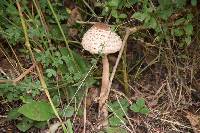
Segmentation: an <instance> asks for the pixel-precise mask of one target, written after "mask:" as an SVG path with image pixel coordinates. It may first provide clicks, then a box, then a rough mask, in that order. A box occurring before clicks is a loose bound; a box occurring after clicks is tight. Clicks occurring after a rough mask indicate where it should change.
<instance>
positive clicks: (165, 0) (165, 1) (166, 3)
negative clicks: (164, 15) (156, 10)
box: [158, 0, 172, 9]
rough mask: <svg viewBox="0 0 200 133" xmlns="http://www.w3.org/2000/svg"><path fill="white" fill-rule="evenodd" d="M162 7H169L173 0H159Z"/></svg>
mask: <svg viewBox="0 0 200 133" xmlns="http://www.w3.org/2000/svg"><path fill="white" fill-rule="evenodd" d="M158 2H159V4H160V6H161V8H163V9H164V8H165V9H166V8H168V7H169V6H170V5H171V4H172V0H158Z"/></svg>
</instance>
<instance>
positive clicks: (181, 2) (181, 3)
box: [174, 0, 186, 8]
mask: <svg viewBox="0 0 200 133" xmlns="http://www.w3.org/2000/svg"><path fill="white" fill-rule="evenodd" d="M174 3H175V4H176V7H177V8H182V7H184V6H185V5H186V0H175V1H174Z"/></svg>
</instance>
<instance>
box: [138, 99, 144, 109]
mask: <svg viewBox="0 0 200 133" xmlns="http://www.w3.org/2000/svg"><path fill="white" fill-rule="evenodd" d="M136 104H137V106H139V107H144V106H145V100H144V99H143V98H140V99H138V100H137V101H136Z"/></svg>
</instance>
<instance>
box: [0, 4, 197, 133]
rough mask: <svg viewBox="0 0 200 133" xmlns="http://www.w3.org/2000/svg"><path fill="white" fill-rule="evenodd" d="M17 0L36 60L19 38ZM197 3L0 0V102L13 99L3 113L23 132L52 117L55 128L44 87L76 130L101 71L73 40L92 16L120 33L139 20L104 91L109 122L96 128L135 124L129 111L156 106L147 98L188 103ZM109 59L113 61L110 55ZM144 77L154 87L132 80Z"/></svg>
mask: <svg viewBox="0 0 200 133" xmlns="http://www.w3.org/2000/svg"><path fill="white" fill-rule="evenodd" d="M17 2H19V4H20V7H21V10H22V15H23V19H24V20H25V26H26V28H27V33H28V38H29V42H30V45H31V50H32V51H33V54H34V59H35V60H36V62H37V64H34V61H33V58H32V56H31V54H30V53H29V49H28V48H27V47H26V45H24V44H25V43H26V40H25V36H24V34H25V33H24V30H23V28H22V22H21V21H22V20H21V18H20V16H19V9H18V8H17V5H16V3H17ZM198 4H199V2H198V1H197V0H175V1H174V0H155V1H151V0H124V1H123V0H108V1H86V0H83V1H80V0H73V1H68V0H62V1H61V0H56V1H49V0H33V1H29V0H17V1H14V0H9V1H7V0H1V2H0V35H1V36H0V40H1V42H0V74H1V75H0V76H1V77H0V96H1V102H2V103H3V104H8V105H9V104H11V103H12V102H16V101H18V102H19V105H18V106H17V107H16V106H13V107H12V106H10V107H9V110H6V111H5V114H6V115H7V120H8V121H15V122H16V123H17V124H16V127H17V128H18V129H19V130H20V131H22V132H26V131H31V130H34V129H35V128H38V129H40V130H47V125H48V126H49V128H48V129H49V130H53V129H51V127H52V124H54V125H55V123H57V127H54V128H56V129H55V130H62V129H59V126H61V124H62V123H59V122H57V120H56V116H55V114H54V110H53V109H52V105H50V104H49V102H48V98H47V95H46V92H45V89H47V90H48V92H49V93H50V96H51V100H52V101H53V106H55V107H56V109H57V111H58V113H59V116H60V117H61V118H62V120H63V122H64V124H65V126H66V127H67V132H70V133H73V132H82V128H84V127H82V126H81V127H80V129H78V130H77V129H76V126H77V123H78V118H81V119H83V118H84V117H86V116H84V115H86V112H87V111H89V110H90V109H91V108H96V107H94V105H95V104H96V102H95V99H98V89H97V88H98V87H99V85H100V80H99V79H100V78H101V71H102V68H101V64H100V61H99V59H100V57H99V56H98V55H90V54H89V53H87V52H85V51H83V50H82V46H81V45H80V43H81V38H82V36H83V34H84V33H85V32H86V30H87V29H88V28H89V27H90V26H91V24H92V23H93V22H105V23H108V24H110V25H112V27H113V29H114V30H115V31H116V32H118V33H119V35H120V36H121V38H123V36H124V29H127V28H133V27H136V26H141V27H142V30H140V31H139V32H137V33H134V34H132V35H130V37H129V39H128V41H127V46H126V47H125V49H124V53H123V56H122V61H121V62H120V65H119V67H118V69H117V72H116V74H115V80H114V82H113V88H112V93H111V96H110V99H109V104H108V107H109V118H108V121H109V127H108V128H106V129H105V130H104V131H100V132H108V133H115V132H122V133H124V132H136V131H135V127H136V126H135V125H137V124H136V122H135V121H133V120H132V119H131V118H130V117H131V116H134V117H135V115H136V116H137V115H138V116H141V117H143V118H144V119H145V118H146V119H148V118H147V117H148V116H149V117H152V115H153V114H155V113H156V111H155V110H157V108H156V109H155V108H154V106H153V105H150V104H149V103H150V101H151V100H152V101H153V100H154V101H156V103H157V105H158V106H157V107H160V112H162V111H163V110H165V109H166V110H170V109H172V110H174V109H188V107H189V106H190V105H191V101H192V93H194V92H195V91H197V90H195V89H193V88H195V87H196V86H198V85H197V84H198V81H199V79H198V78H199V77H198V75H199V72H200V68H199V65H200V59H199V52H198V51H199V44H198V42H199V23H198V21H199V12H198V6H199V5H198ZM110 60H111V64H114V63H115V61H116V58H115V55H111V57H110ZM32 65H37V66H38V68H39V69H40V72H41V73H42V75H43V77H44V81H41V79H39V74H38V71H36V69H35V68H36V67H34V68H32V69H31V70H29V68H30V67H31V66H32ZM26 70H28V73H25V71H26ZM157 72H158V73H159V74H160V75H159V77H158V78H157V77H156V74H157ZM145 76H147V78H146V77H145ZM151 76H152V77H153V79H152V80H151ZM19 77H20V78H19ZM145 80H146V81H147V82H148V83H149V84H151V83H152V84H153V85H155V86H154V87H155V88H156V87H157V86H159V87H157V88H156V89H155V88H149V89H152V91H150V90H148V89H145V85H146V84H145V83H144V84H142V83H141V84H138V83H139V82H140V81H143V82H145ZM14 81H15V82H14ZM41 82H45V83H46V85H47V88H43V86H41ZM153 85H152V86H153ZM162 87H163V88H165V89H162ZM91 88H92V89H94V91H97V96H96V97H95V94H96V93H89V92H90V90H92V89H91ZM139 88H140V89H139ZM141 88H142V89H141ZM87 95H91V96H87ZM88 97H90V98H91V99H89V100H88V99H87V98H88ZM94 97H95V98H94ZM85 99H86V100H85ZM85 101H86V102H88V103H89V104H88V103H85ZM97 101H98V100H97ZM164 101H166V102H164ZM11 105H12V104H11ZM88 106H89V107H88ZM1 108H3V107H1ZM85 110H86V112H85ZM94 110H95V109H94ZM96 110H97V109H96ZM158 110H159V108H158ZM94 112H95V111H94ZM95 113H97V112H95ZM87 119H88V121H90V120H93V119H92V118H87ZM95 122H96V123H97V121H95ZM79 124H82V122H79ZM85 124H88V122H87V123H86V121H84V125H85ZM90 125H91V124H90ZM93 126H94V127H95V124H94V125H93ZM91 127H92V126H91ZM91 127H89V124H88V126H86V130H88V131H90V130H94V129H90V128H91ZM149 131H150V130H149ZM151 131H152V130H151ZM61 132H62V131H61ZM94 132H95V130H94Z"/></svg>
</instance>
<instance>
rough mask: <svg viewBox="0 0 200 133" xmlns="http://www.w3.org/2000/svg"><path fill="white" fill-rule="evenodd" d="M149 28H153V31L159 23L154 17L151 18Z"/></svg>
mask: <svg viewBox="0 0 200 133" xmlns="http://www.w3.org/2000/svg"><path fill="white" fill-rule="evenodd" d="M148 27H150V28H153V29H155V28H156V27H157V22H156V19H155V18H153V17H151V18H150V20H149V25H148Z"/></svg>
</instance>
